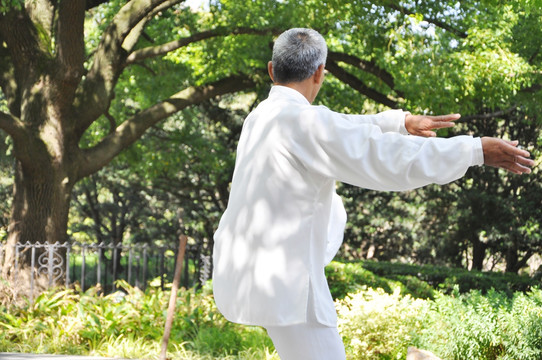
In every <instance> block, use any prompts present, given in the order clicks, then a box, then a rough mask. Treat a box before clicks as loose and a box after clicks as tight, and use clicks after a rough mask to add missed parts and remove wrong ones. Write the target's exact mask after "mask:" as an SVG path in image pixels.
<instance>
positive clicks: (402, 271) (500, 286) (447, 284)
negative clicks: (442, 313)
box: [358, 261, 539, 296]
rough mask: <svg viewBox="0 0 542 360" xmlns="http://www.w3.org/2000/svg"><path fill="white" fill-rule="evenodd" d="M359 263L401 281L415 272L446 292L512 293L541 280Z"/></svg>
mask: <svg viewBox="0 0 542 360" xmlns="http://www.w3.org/2000/svg"><path fill="white" fill-rule="evenodd" d="M358 264H359V265H358V266H361V267H363V268H364V269H365V270H369V271H371V272H372V273H373V274H374V275H377V276H383V277H386V278H388V279H391V280H399V281H401V277H402V276H412V277H416V278H417V279H419V280H421V281H423V282H425V283H427V284H428V285H430V286H431V287H433V288H435V289H439V290H442V291H443V292H445V293H447V294H451V293H452V292H453V289H454V287H455V286H456V285H457V286H459V291H460V292H461V293H467V292H469V291H471V290H480V291H482V293H486V292H488V291H489V290H491V289H493V290H497V291H500V292H504V293H506V294H508V295H509V296H512V295H513V294H514V292H516V291H520V292H526V291H528V290H529V289H531V287H533V286H536V285H537V284H538V283H539V282H537V281H536V280H535V279H532V278H530V277H529V276H527V275H518V274H513V273H500V272H482V271H476V270H471V271H469V270H466V269H460V268H449V267H444V266H434V265H414V264H401V263H390V262H376V261H363V262H360V263H358Z"/></svg>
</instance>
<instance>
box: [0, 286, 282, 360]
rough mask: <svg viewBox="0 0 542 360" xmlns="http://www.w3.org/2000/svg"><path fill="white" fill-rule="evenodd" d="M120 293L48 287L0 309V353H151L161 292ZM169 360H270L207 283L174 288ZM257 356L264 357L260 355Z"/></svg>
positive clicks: (261, 340) (254, 331) (165, 295)
mask: <svg viewBox="0 0 542 360" xmlns="http://www.w3.org/2000/svg"><path fill="white" fill-rule="evenodd" d="M117 286H118V288H120V289H122V291H118V292H116V293H113V294H110V295H107V296H103V295H99V294H98V292H99V288H91V289H89V290H88V291H86V292H84V293H80V292H79V291H77V290H75V289H67V290H60V291H59V290H50V291H48V292H45V293H43V294H41V295H40V296H39V297H37V298H36V299H35V302H34V304H33V305H32V306H29V305H28V304H27V305H24V306H21V305H13V306H10V307H9V308H7V307H4V308H0V351H8V352H9V351H15V352H35V353H54V354H89V355H101V356H104V355H107V356H117V357H126V358H128V357H138V358H142V357H144V358H154V357H156V356H157V355H158V354H159V352H160V343H161V340H162V334H163V329H164V324H165V316H166V309H167V305H168V300H169V292H163V291H162V290H161V289H160V287H152V286H150V287H148V288H147V290H146V291H145V292H143V291H141V290H139V289H138V288H134V287H132V286H130V285H129V284H128V283H126V282H124V281H119V282H117ZM169 350H170V355H171V356H169V358H172V359H175V358H177V359H190V358H193V359H202V358H206V359H207V358H208V359H238V358H239V359H240V358H242V359H246V358H248V359H250V358H254V359H261V358H262V356H264V357H263V358H269V359H272V358H273V357H275V356H276V355H274V354H273V345H272V342H271V340H270V339H269V338H268V336H267V334H266V333H265V331H264V330H262V329H260V328H255V327H245V326H241V325H236V324H233V323H230V322H228V321H226V320H225V319H224V318H223V317H222V315H220V314H219V313H218V311H217V310H216V307H215V304H214V301H213V297H212V294H211V292H210V288H209V287H208V286H207V287H204V288H203V289H202V290H201V291H199V292H196V291H195V290H193V289H190V290H186V289H182V290H179V293H178V299H177V306H176V316H175V318H174V322H173V327H172V336H171V338H170V349H169ZM262 354H264V355H262Z"/></svg>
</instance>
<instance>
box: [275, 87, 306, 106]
mask: <svg viewBox="0 0 542 360" xmlns="http://www.w3.org/2000/svg"><path fill="white" fill-rule="evenodd" d="M269 97H273V98H274V97H279V98H287V99H288V100H290V101H293V102H296V103H299V104H303V105H310V103H309V101H308V100H307V98H306V97H305V96H303V95H302V94H301V93H300V92H299V91H297V90H294V89H292V88H289V87H287V86H282V85H273V87H272V88H271V91H270V92H269Z"/></svg>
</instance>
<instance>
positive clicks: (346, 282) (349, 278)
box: [326, 261, 435, 299]
mask: <svg viewBox="0 0 542 360" xmlns="http://www.w3.org/2000/svg"><path fill="white" fill-rule="evenodd" d="M326 277H327V280H328V284H329V289H330V291H331V295H332V296H333V298H334V299H342V298H344V297H345V296H347V295H348V294H349V293H354V292H356V291H358V290H360V289H362V288H365V287H370V288H373V289H378V288H380V289H383V290H384V291H385V292H387V293H389V294H391V293H393V292H394V291H395V289H396V288H400V290H401V294H403V295H407V294H408V295H411V296H413V297H415V298H420V299H432V298H433V294H434V291H435V290H434V289H433V288H432V287H431V286H430V285H429V284H427V283H426V282H425V281H423V280H420V279H418V278H417V277H416V276H413V275H393V276H390V277H384V276H378V275H375V274H374V273H373V272H371V271H369V270H367V269H364V268H363V263H340V262H336V261H333V262H331V264H329V265H328V266H327V267H326Z"/></svg>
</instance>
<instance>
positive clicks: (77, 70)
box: [56, 1, 85, 93]
mask: <svg viewBox="0 0 542 360" xmlns="http://www.w3.org/2000/svg"><path fill="white" fill-rule="evenodd" d="M84 22H85V2H84V1H60V3H59V5H58V20H57V37H56V58H57V61H58V62H57V65H58V70H59V74H61V76H62V77H63V78H64V79H65V81H66V83H65V84H64V85H68V86H69V87H70V88H73V90H75V87H76V86H77V84H78V83H79V80H80V79H81V76H82V74H83V62H84V60H85V39H84ZM73 90H70V91H66V93H68V92H69V93H72V92H73Z"/></svg>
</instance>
